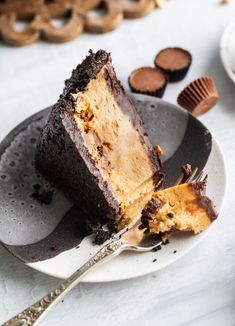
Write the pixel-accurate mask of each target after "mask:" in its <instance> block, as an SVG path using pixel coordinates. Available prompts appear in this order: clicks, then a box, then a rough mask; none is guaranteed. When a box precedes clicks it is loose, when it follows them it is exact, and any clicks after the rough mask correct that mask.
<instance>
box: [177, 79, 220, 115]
mask: <svg viewBox="0 0 235 326" xmlns="http://www.w3.org/2000/svg"><path fill="white" fill-rule="evenodd" d="M218 99H219V94H218V91H217V88H216V85H215V82H214V80H213V79H212V78H211V77H208V76H205V77H201V78H198V79H196V80H194V81H192V82H191V83H190V84H189V85H188V86H186V87H185V88H184V89H183V91H182V92H181V93H180V94H179V96H178V98H177V102H178V104H179V105H180V106H182V107H183V108H184V109H186V110H188V111H189V112H191V113H192V114H193V115H195V116H199V115H201V114H204V113H206V112H207V111H209V110H210V109H211V108H212V107H213V106H215V104H216V103H217V102H218Z"/></svg>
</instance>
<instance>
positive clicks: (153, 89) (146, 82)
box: [128, 67, 167, 97]
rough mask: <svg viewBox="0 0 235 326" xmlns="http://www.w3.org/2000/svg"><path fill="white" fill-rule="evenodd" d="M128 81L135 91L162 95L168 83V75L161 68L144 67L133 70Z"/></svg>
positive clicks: (157, 95)
mask: <svg viewBox="0 0 235 326" xmlns="http://www.w3.org/2000/svg"><path fill="white" fill-rule="evenodd" d="M128 83H129V86H130V89H131V90H132V92H134V93H141V94H146V95H152V96H156V97H162V96H163V94H164V92H165V88H166V85H167V77H166V76H165V75H164V73H162V72H161V71H160V70H157V69H154V68H152V67H143V68H139V69H136V70H134V71H132V73H131V74H130V76H129V78H128Z"/></svg>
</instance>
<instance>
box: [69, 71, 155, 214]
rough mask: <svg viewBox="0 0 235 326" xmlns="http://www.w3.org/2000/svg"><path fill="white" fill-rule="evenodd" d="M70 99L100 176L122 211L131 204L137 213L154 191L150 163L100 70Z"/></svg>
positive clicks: (142, 145) (136, 134)
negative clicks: (72, 99)
mask: <svg viewBox="0 0 235 326" xmlns="http://www.w3.org/2000/svg"><path fill="white" fill-rule="evenodd" d="M73 96H74V99H75V101H76V106H75V113H74V118H75V121H76V123H77V124H78V126H79V128H80V130H81V131H82V136H83V139H84V142H85V145H86V147H87V149H88V151H89V153H90V155H91V157H92V159H93V160H95V162H96V166H97V167H98V168H99V170H100V173H101V175H102V177H103V178H104V180H105V181H107V183H108V184H109V186H110V188H111V190H112V192H113V195H114V196H115V198H117V200H118V202H119V203H120V208H121V210H122V211H124V210H125V209H126V208H127V207H129V206H130V205H131V204H132V203H134V202H135V205H134V206H135V209H134V211H135V212H136V213H137V212H138V213H140V212H141V210H142V209H143V207H144V205H145V204H146V200H144V202H143V199H142V198H144V196H145V194H148V193H151V192H152V190H153V188H154V182H153V174H154V172H153V163H152V162H151V161H150V158H149V154H148V149H147V148H146V146H145V144H143V143H142V142H141V140H140V137H139V134H138V132H137V131H136V130H135V128H134V127H133V125H132V122H131V121H130V118H129V116H128V115H127V114H125V113H124V112H123V111H122V109H121V108H120V107H119V106H118V104H117V102H116V101H115V98H114V96H113V94H112V93H111V90H110V88H109V85H108V84H107V82H106V80H105V78H104V74H103V71H102V70H101V72H100V73H99V74H98V75H97V77H96V78H95V79H93V80H91V81H90V83H89V84H88V86H87V88H86V90H85V91H83V92H79V93H77V94H73ZM148 199H149V198H148ZM138 203H139V204H138ZM128 215H129V214H128Z"/></svg>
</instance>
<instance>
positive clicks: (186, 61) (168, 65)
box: [154, 48, 192, 82]
mask: <svg viewBox="0 0 235 326" xmlns="http://www.w3.org/2000/svg"><path fill="white" fill-rule="evenodd" d="M191 63H192V56H191V54H190V53H189V52H188V51H187V50H184V49H181V48H166V49H163V50H161V51H160V52H159V53H158V54H157V55H156V57H155V60H154V64H155V66H156V67H157V68H158V69H160V70H161V71H163V72H164V73H165V74H166V75H167V76H168V80H169V82H177V81H180V80H182V79H183V78H184V77H185V76H186V74H187V72H188V70H189V68H190V66H191Z"/></svg>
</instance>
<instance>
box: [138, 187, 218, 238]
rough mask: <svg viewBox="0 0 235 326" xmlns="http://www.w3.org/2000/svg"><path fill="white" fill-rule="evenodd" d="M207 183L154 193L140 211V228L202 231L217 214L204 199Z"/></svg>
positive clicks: (209, 202)
mask: <svg viewBox="0 0 235 326" xmlns="http://www.w3.org/2000/svg"><path fill="white" fill-rule="evenodd" d="M205 188H206V181H198V182H195V183H191V184H189V183H184V184H181V185H178V186H175V187H171V188H167V189H164V190H161V191H158V192H155V193H154V194H153V196H152V198H151V200H150V201H149V202H148V204H147V205H146V206H145V208H144V210H143V212H142V217H141V220H142V223H143V225H142V226H141V227H142V228H143V227H146V228H147V229H148V231H149V232H150V233H156V234H158V233H163V232H169V231H174V230H176V231H184V232H193V233H195V234H197V233H199V232H201V231H203V230H205V229H206V228H207V227H208V226H209V225H210V224H211V223H212V222H213V221H214V220H215V219H216V218H217V213H216V212H215V209H214V204H213V203H212V201H211V199H210V198H208V197H206V196H205Z"/></svg>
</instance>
